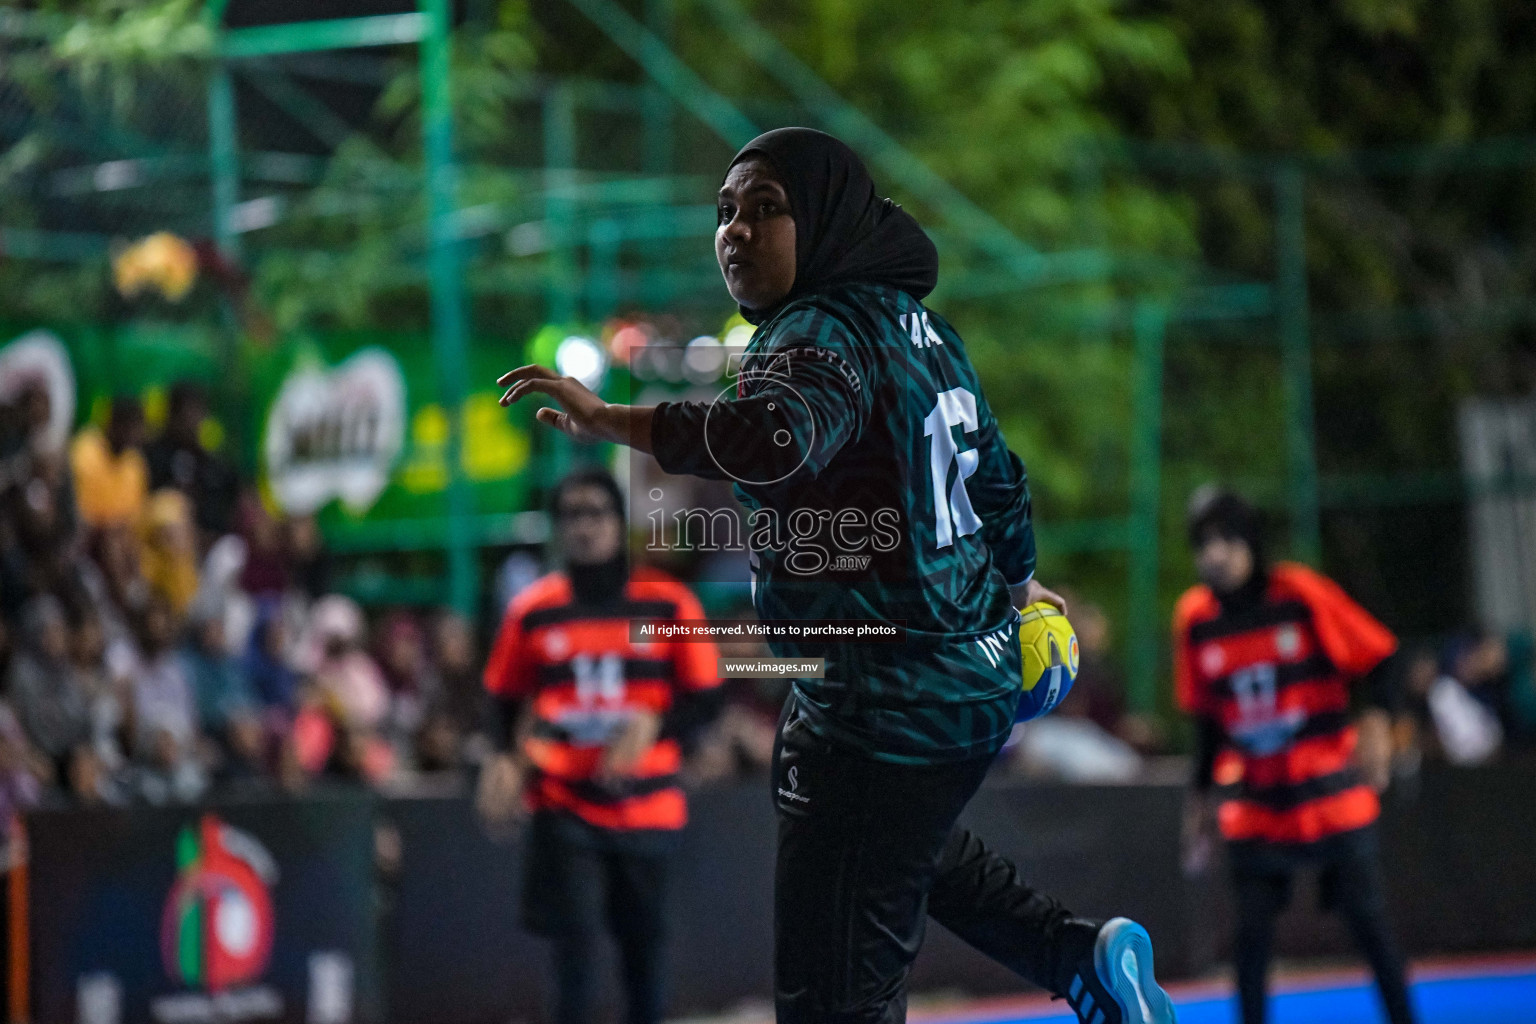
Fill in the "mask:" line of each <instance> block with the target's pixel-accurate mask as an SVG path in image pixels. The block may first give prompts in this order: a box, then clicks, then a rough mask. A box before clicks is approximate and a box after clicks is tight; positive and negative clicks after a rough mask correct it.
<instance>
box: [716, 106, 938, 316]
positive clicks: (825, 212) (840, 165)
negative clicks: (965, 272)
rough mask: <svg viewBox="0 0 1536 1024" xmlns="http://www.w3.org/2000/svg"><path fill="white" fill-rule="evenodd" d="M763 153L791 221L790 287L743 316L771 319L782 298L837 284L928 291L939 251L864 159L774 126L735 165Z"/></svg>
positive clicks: (801, 131)
mask: <svg viewBox="0 0 1536 1024" xmlns="http://www.w3.org/2000/svg"><path fill="white" fill-rule="evenodd" d="M748 156H760V157H762V158H763V159H765V160H766V161H767V162H768V164H769V166H771V167H772V168H773V170H774V174H775V176H776V177H777V178H778V180H779V183H780V184H781V185H783V186H784V191H785V192H786V193H787V194H788V196H789V205H790V210H791V213H792V215H793V216H794V218H795V284H794V287H793V288H791V289H790V292H789V294H788V295H787V296H785V297H784V300H783V301H782V302H780V303H779V304H778V305H777V306H775V307H773V308H772V309H760V310H750V309H747V308H745V307H743V308H742V310H741V315H742V316H743V317H745V318H746V319H747V321H748V322H749V323H753V324H760V323H763V322H764V321H766V320H768V319H769V318H771V317H772V316H773V314H774V313H776V312H778V311H779V309H781V308H783V306H784V305H785V303H788V302H790V301H791V300H793V299H795V298H798V297H799V296H802V295H809V294H812V293H814V292H820V291H825V290H826V289H828V288H833V287H836V286H838V285H845V284H854V283H872V284H883V285H888V286H890V287H892V288H897V289H900V290H901V291H904V292H906V293H907V294H909V295H911V296H912V297H913V298H915V299H922V298H924V297H925V296H926V295H927V294H928V293H929V292H931V291H933V286H934V285H935V284H936V283H938V279H939V254H938V250H937V249H935V248H934V245H933V240H932V239H930V238H929V237H928V235H927V233H926V232H924V231H923V229H922V228H921V227H919V226H918V223H917V221H915V220H913V219H912V215H911V214H909V213H907V212H906V211H905V210H903V209H902V208H901V207H899V206H897V205H896V204H895V203H894V202H892V201H891V200H889V199H882V198H881V197H880V196H879V195H877V194H876V193H875V183H874V181H873V180H872V179H871V178H870V176H869V171H868V170H867V169H866V168H865V167H864V162H863V161H862V160H860V159H859V158H858V156H857V155H856V154H855V153H854V152H853V150H851V149H849V148H848V147H847V146H846V145H844V144H843V143H842V142H839V141H838V140H837V139H835V138H833V137H832V136H830V135H828V134H826V133H825V132H818V131H815V130H814V129H811V128H778V129H775V130H774V131H771V132H767V133H765V134H763V135H759V136H758V137H757V138H755V139H753V140H752V141H751V142H749V143H747V144H746V145H745V146H743V147H742V148H741V151H740V152H739V153H737V154H736V157H735V159H733V160H732V161H731V166H732V167H734V166H736V165H737V164H738V163H740V162H741V161H742V160H743V159H745V158H746V157H748Z"/></svg>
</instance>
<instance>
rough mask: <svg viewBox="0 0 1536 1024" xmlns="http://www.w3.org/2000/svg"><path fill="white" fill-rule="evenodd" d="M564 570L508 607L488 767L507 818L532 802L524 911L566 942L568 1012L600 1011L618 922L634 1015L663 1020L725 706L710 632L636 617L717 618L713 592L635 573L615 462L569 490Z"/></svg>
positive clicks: (491, 790) (561, 510) (564, 1004)
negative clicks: (696, 764)
mask: <svg viewBox="0 0 1536 1024" xmlns="http://www.w3.org/2000/svg"><path fill="white" fill-rule="evenodd" d="M554 518H555V528H556V533H557V538H558V540H559V543H560V547H561V553H562V556H563V561H564V569H563V571H560V572H555V573H551V574H550V575H548V576H545V577H543V578H542V579H540V580H538V581H536V582H535V583H532V584H530V585H529V586H528V588H527V589H525V590H524V591H523V592H522V593H520V594H518V595H517V596H516V597H515V598H514V599H513V600H512V602H511V604H510V605H509V606H508V608H507V612H506V615H505V617H504V618H503V620H502V623H501V628H500V630H499V632H498V633H497V636H496V641H495V644H494V646H493V648H492V651H491V655H490V659H489V660H488V662H487V663H486V666H485V685H486V689H488V690H489V691H490V693H491V695H492V697H493V698H495V700H496V702H497V705H498V707H499V708H500V710H501V713H502V720H503V721H502V726H501V728H500V729H499V730H498V733H499V736H500V738H501V740H502V742H503V744H504V750H503V752H502V753H500V754H498V755H497V756H496V757H495V758H493V759H492V761H491V763H490V764H489V765H488V766H487V767H486V769H485V771H484V773H483V774H482V776H481V782H480V792H479V797H478V799H479V804H480V810H481V812H482V813H483V814H484V815H485V816H486V817H487V818H488V819H490V820H492V821H507V820H510V819H512V818H514V817H516V816H517V815H518V813H519V811H520V810H521V809H526V810H529V811H531V812H532V819H531V821H530V823H529V828H528V833H527V840H526V842H525V844H524V856H525V862H524V878H523V914H524V918H525V924H526V925H527V926H528V927H529V929H530V930H532V931H534V932H536V933H537V934H540V935H543V936H545V937H547V938H549V939H551V940H553V943H554V950H555V964H556V976H557V978H556V980H557V985H556V988H557V999H558V1005H557V1012H556V1019H557V1021H558V1022H559V1024H586V1022H589V1021H591V1020H593V1019H594V1015H595V1010H596V1007H595V1005H594V1000H595V996H596V993H597V985H596V979H595V977H594V976H593V970H594V965H595V963H596V961H597V945H598V942H599V939H600V937H601V935H602V934H603V932H604V931H607V930H611V931H612V933H613V935H614V937H615V938H616V939H617V940H618V945H619V952H620V956H621V960H622V964H623V980H624V988H625V994H626V997H627V999H628V1016H627V1020H628V1021H629V1024H656V1022H659V1021H660V1020H661V1015H662V1008H663V994H662V971H663V965H662V957H661V950H662V939H663V932H664V928H663V924H664V922H663V897H664V891H665V881H666V874H667V863H668V860H669V853H670V851H671V849H672V847H673V846H674V840H675V838H676V836H677V835H678V832H679V830H680V829H682V827H683V825H684V824H685V823H686V821H687V816H688V809H687V803H686V800H685V799H684V796H683V791H682V788H681V787H680V786H679V784H678V771H679V769H680V768H681V766H682V759H683V749H684V746H685V744H687V743H688V741H689V740H690V739H691V737H692V735H693V734H694V733H695V732H696V731H697V730H698V729H699V728H700V727H702V726H703V725H704V724H706V723H707V721H708V720H709V718H711V717H712V716H713V714H714V711H715V710H716V700H715V697H716V696H717V695H718V693H719V683H720V680H719V677H718V676H717V674H716V672H717V667H718V657H717V654H716V649H715V646H714V645H713V644H711V643H696V642H680V641H670V640H669V641H657V642H635V641H634V640H632V639H631V636H630V624H631V623H632V622H635V621H642V622H655V623H664V622H670V621H676V620H680V619H695V620H697V619H702V618H704V613H703V610H702V609H701V607H700V606H699V602H698V599H697V598H695V597H694V596H693V594H692V593H691V592H690V591H689V590H688V588H686V587H685V586H683V585H682V584H681V583H679V582H677V581H676V580H674V579H672V578H670V577H668V576H666V575H665V574H663V573H661V572H658V571H655V570H650V569H643V568H642V569H634V570H633V571H631V569H630V567H629V564H628V559H627V557H626V551H625V547H626V545H625V518H624V502H623V496H622V494H621V493H620V491H619V488H618V485H617V484H616V483H615V482H614V480H613V478H612V477H611V476H609V475H608V474H607V473H606V472H603V471H601V470H583V471H578V472H576V473H574V474H572V475H571V476H568V477H566V478H565V480H563V481H562V482H561V483H560V485H559V486H558V487H557V488H556V491H555V501H554Z"/></svg>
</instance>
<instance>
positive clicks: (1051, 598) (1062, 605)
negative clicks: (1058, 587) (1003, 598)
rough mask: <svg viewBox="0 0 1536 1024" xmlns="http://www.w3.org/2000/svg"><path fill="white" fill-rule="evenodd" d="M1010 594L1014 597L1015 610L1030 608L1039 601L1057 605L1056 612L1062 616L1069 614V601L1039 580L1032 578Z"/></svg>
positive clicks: (1010, 591) (1014, 588) (1012, 589)
mask: <svg viewBox="0 0 1536 1024" xmlns="http://www.w3.org/2000/svg"><path fill="white" fill-rule="evenodd" d="M1009 594H1010V595H1011V596H1012V597H1013V606H1014V607H1015V608H1028V607H1029V606H1030V605H1032V604H1034V603H1035V602H1037V601H1044V602H1045V603H1046V604H1050V605H1055V606H1056V610H1057V611H1059V612H1061V614H1063V615H1065V614H1067V599H1066V598H1064V597H1062V596H1061V595H1060V594H1058V593H1056V591H1054V590H1051V589H1050V588H1048V587H1046V586H1045V585H1044V584H1042V583H1041V582H1040V581H1039V580H1037V579H1033V578H1031V579H1030V580H1028V581H1027V582H1025V583H1022V584H1020V585H1019V586H1017V587H1013V588H1011V589H1010V590H1009Z"/></svg>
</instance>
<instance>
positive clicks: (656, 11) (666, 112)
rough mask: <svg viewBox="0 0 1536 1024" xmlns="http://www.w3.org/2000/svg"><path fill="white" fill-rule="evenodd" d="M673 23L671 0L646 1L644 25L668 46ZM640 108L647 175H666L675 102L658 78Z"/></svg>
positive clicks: (669, 166)
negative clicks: (643, 130)
mask: <svg viewBox="0 0 1536 1024" xmlns="http://www.w3.org/2000/svg"><path fill="white" fill-rule="evenodd" d="M672 23H673V10H672V0H645V27H646V28H648V29H650V30H651V35H652V37H653V38H654V39H655V40H656V42H657V43H659V44H660V45H662V46H664V47H667V48H670V47H671V45H672ZM641 111H642V112H641V119H642V121H643V122H644V124H645V139H644V142H643V146H644V154H645V156H644V161H643V163H642V166H643V167H644V168H645V173H646V174H656V175H662V174H666V173H667V172H668V171H670V170H671V169H672V131H673V124H672V101H671V100H670V99H669V98H668V97H667V93H666V90H664V89H662V87H661V86H659V85H657V84H656V83H655V81H652V80H647V82H646V85H645V93H644V96H643V98H642V99H641Z"/></svg>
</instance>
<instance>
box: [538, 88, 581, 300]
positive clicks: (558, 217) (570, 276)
mask: <svg viewBox="0 0 1536 1024" xmlns="http://www.w3.org/2000/svg"><path fill="white" fill-rule="evenodd" d="M575 168H576V94H575V92H574V90H573V89H572V88H571V86H570V85H569V84H567V83H564V82H557V83H555V84H554V85H551V86H550V88H549V91H548V92H546V93H545V94H544V229H545V232H546V235H547V237H546V245H547V248H548V252H549V278H548V280H549V285H548V293H547V294H548V307H549V314H548V315H549V320H550V322H551V323H556V324H561V325H564V326H570V325H571V324H574V323H575V322H576V317H577V314H578V310H577V305H578V292H579V288H578V284H577V273H576V251H575V247H576V200H575V196H574V191H575V187H576V170H575Z"/></svg>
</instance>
